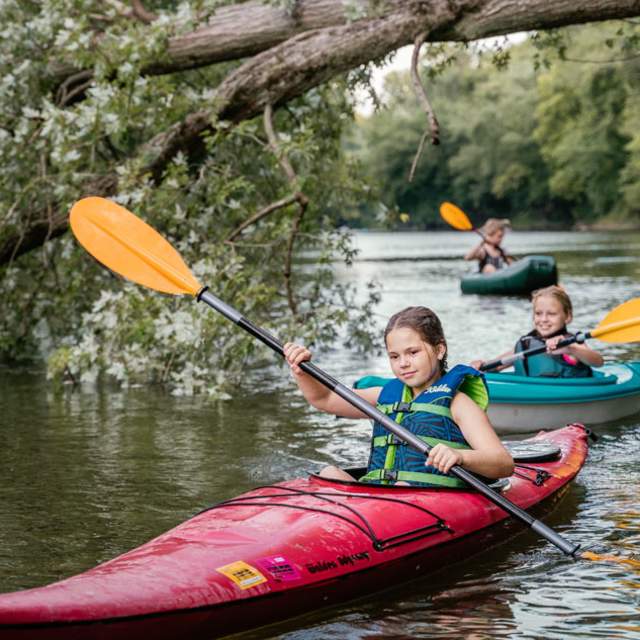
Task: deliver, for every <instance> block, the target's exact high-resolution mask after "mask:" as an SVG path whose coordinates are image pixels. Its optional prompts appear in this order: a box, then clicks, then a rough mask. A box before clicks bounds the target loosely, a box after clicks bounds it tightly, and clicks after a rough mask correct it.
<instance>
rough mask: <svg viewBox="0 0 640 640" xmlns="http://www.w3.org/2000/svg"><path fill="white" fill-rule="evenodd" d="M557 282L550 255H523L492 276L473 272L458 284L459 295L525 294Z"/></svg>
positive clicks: (554, 264)
mask: <svg viewBox="0 0 640 640" xmlns="http://www.w3.org/2000/svg"><path fill="white" fill-rule="evenodd" d="M557 283H558V269H557V268H556V261H555V259H554V258H553V257H552V256H525V257H524V258H522V259H521V260H517V261H516V262H514V263H513V264H512V265H511V266H509V267H505V268H504V269H499V270H498V271H495V272H494V273H489V274H482V273H473V274H469V275H467V276H464V277H463V278H462V280H461V282H460V286H461V287H462V293H477V294H485V295H512V296H513V295H516V296H517V295H526V294H528V293H531V292H532V291H535V290H536V289H540V288H541V287H548V286H549V285H552V284H557Z"/></svg>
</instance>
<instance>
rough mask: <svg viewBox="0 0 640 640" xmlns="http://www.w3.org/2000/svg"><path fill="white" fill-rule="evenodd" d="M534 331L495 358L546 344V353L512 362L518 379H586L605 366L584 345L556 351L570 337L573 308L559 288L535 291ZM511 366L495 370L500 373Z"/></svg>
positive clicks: (600, 359)
mask: <svg viewBox="0 0 640 640" xmlns="http://www.w3.org/2000/svg"><path fill="white" fill-rule="evenodd" d="M531 299H532V302H533V331H530V332H529V333H528V334H527V335H525V336H522V337H521V338H520V339H519V340H518V342H516V345H515V347H514V348H513V349H511V350H510V351H507V352H506V353H503V354H502V355H500V356H498V358H496V359H497V360H498V359H502V358H505V357H507V356H511V355H513V354H514V353H519V352H521V351H528V350H529V349H534V348H535V347H540V346H542V345H546V347H547V352H546V353H541V354H538V355H535V356H531V357H529V358H523V359H521V360H516V361H515V362H514V363H513V366H514V369H515V373H516V374H517V375H521V376H545V377H550V378H587V377H590V376H592V375H593V372H592V370H591V367H600V366H602V365H603V364H604V360H603V358H602V356H601V355H600V354H599V353H598V352H597V351H594V350H593V349H591V348H589V347H588V346H587V345H586V344H578V343H575V342H574V343H573V344H570V345H569V346H567V347H563V348H561V349H557V345H558V342H560V340H562V339H564V338H568V337H571V336H573V335H574V334H572V333H570V332H569V331H568V330H567V325H568V324H569V323H570V322H571V320H572V318H573V307H572V305H571V299H570V298H569V295H568V294H567V292H566V291H565V290H564V289H563V288H562V287H560V286H557V285H552V286H550V287H545V288H544V289H538V290H537V291H534V292H533V294H532V296H531ZM483 363H484V361H483V360H474V361H473V362H472V363H471V366H472V367H476V368H479V367H481V366H482V364H483ZM508 366H510V365H508V364H506V365H502V366H500V367H496V368H495V371H500V370H501V369H504V368H506V367H508Z"/></svg>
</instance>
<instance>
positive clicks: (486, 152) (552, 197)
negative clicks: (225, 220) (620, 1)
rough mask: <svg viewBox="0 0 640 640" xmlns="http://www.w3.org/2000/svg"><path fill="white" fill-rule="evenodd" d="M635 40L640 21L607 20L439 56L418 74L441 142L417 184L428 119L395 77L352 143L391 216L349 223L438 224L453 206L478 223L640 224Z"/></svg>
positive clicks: (363, 212) (639, 85) (367, 212)
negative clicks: (445, 206) (441, 210)
mask: <svg viewBox="0 0 640 640" xmlns="http://www.w3.org/2000/svg"><path fill="white" fill-rule="evenodd" d="M639 34H640V26H639V25H638V24H634V23H623V24H620V23H604V24H598V25H590V26H581V27H571V28H568V29H564V30H562V31H561V32H551V33H549V34H545V35H541V34H536V35H534V36H529V37H528V38H527V39H526V41H524V42H522V43H520V44H517V45H513V46H509V47H506V48H500V49H499V51H497V52H496V50H495V49H494V50H489V51H485V52H484V53H482V52H479V51H477V50H475V51H472V50H470V49H468V48H453V47H449V48H444V49H443V48H438V49H437V50H435V51H432V52H431V54H429V55H427V56H425V57H424V58H423V61H422V65H421V72H422V76H423V81H424V84H425V86H426V87H427V90H428V92H429V97H430V99H431V102H432V105H433V108H434V111H435V113H436V115H437V116H438V118H439V122H440V131H441V136H440V137H441V143H440V145H439V146H427V147H425V149H424V151H423V153H422V155H421V157H420V159H419V162H418V165H417V169H416V173H415V176H414V178H413V180H412V181H409V180H408V175H409V169H410V167H411V163H412V159H413V157H414V155H415V153H416V148H417V145H418V141H419V139H420V136H421V135H422V131H423V130H424V128H425V119H426V118H425V114H424V112H423V111H422V109H421V108H420V106H419V104H418V102H417V100H416V98H415V97H414V92H413V90H412V87H411V81H410V78H409V72H406V73H405V72H401V73H400V72H396V73H394V74H391V75H390V76H389V77H388V78H387V81H386V85H385V94H386V106H385V108H383V109H380V110H378V111H377V112H376V113H374V114H373V115H372V116H370V117H368V118H366V119H363V118H360V119H359V121H358V122H357V123H356V125H355V126H354V128H353V130H352V131H351V132H350V135H349V136H348V137H347V138H346V141H345V148H346V149H347V151H348V152H349V153H352V154H354V155H355V156H356V157H357V158H359V159H360V161H361V162H362V164H363V166H364V167H365V168H366V169H367V170H368V172H369V175H370V180H371V182H372V184H373V185H374V186H376V187H377V188H378V190H379V195H380V198H381V200H382V201H383V202H384V204H385V207H384V209H385V211H386V212H387V215H386V216H384V215H383V216H381V215H380V207H376V206H372V205H368V206H365V207H362V208H361V209H360V210H359V215H358V216H357V218H356V220H355V221H351V224H356V225H361V226H375V225H380V224H391V226H401V225H402V224H403V223H402V222H401V221H400V220H399V217H398V215H397V214H398V213H405V214H408V216H409V217H408V222H407V223H406V224H408V225H411V226H414V227H423V228H425V227H434V226H438V225H439V224H441V222H440V221H439V219H438V206H439V204H440V203H441V202H442V201H443V200H451V201H453V202H455V203H456V204H458V205H459V206H461V207H462V208H463V209H465V210H468V213H470V214H471V213H473V215H474V216H475V220H476V221H477V222H481V221H482V220H483V219H484V218H486V217H488V216H499V217H510V218H512V219H513V220H515V222H516V224H518V225H520V226H522V227H523V228H524V227H527V228H554V227H560V228H572V227H576V226H578V227H579V226H582V225H592V224H601V225H611V226H640V178H639V176H640V99H639V98H640V46H639V45H640V37H639ZM394 213H395V215H394ZM403 218H404V219H407V218H406V215H405V216H403Z"/></svg>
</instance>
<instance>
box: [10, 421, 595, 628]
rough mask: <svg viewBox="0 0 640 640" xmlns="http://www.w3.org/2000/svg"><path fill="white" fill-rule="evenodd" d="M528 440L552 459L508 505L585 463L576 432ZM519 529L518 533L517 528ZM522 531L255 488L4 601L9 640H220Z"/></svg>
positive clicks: (392, 500)
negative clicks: (547, 446) (555, 450)
mask: <svg viewBox="0 0 640 640" xmlns="http://www.w3.org/2000/svg"><path fill="white" fill-rule="evenodd" d="M535 440H536V441H544V442H548V443H551V444H555V445H557V446H558V447H559V448H560V449H561V451H562V453H561V456H560V458H559V459H558V460H555V461H551V462H544V463H538V464H536V468H538V469H545V470H547V471H548V473H549V474H550V475H549V476H548V477H545V479H544V482H542V484H540V483H539V482H536V480H537V479H538V478H537V471H536V470H530V469H527V468H526V467H522V468H521V469H519V475H517V476H515V475H514V476H513V477H512V478H511V480H510V486H509V488H508V489H506V490H505V496H506V497H507V498H508V499H510V500H511V501H512V502H514V503H516V504H518V505H519V506H521V507H522V508H525V509H529V508H531V507H534V506H536V505H540V504H542V503H544V504H549V503H550V502H553V501H554V500H555V499H557V498H559V497H560V496H561V495H562V493H563V492H564V491H565V490H566V489H567V487H568V483H569V482H570V480H571V479H572V478H573V477H574V476H575V475H576V473H577V472H578V471H579V469H580V468H581V466H582V465H583V463H584V460H585V457H586V454H587V443H586V433H585V430H584V428H582V427H581V426H579V425H573V426H570V427H567V428H565V429H561V430H558V431H554V432H551V433H547V434H539V435H538V436H536V438H535ZM514 524H515V526H514ZM520 528H521V525H519V524H518V523H514V522H513V521H511V520H509V519H508V518H507V515H506V514H505V513H504V512H503V511H502V510H501V509H499V508H498V507H497V506H495V505H493V504H491V503H490V502H489V501H487V499H486V498H484V497H483V496H481V495H480V494H477V493H474V492H467V491H459V490H458V491H456V490H451V489H424V488H420V489H418V488H410V487H397V486H389V487H379V486H372V485H366V484H358V483H344V482H334V481H329V480H326V479H321V478H318V477H315V476H312V477H310V478H305V479H298V480H293V481H288V482H283V483H280V484H277V485H273V486H269V487H260V488H257V489H255V490H253V491H250V492H248V493H246V494H243V495H241V496H239V497H238V498H234V499H232V500H230V501H226V502H223V503H221V504H220V505H215V506H214V507H212V508H210V509H207V510H205V511H204V512H202V513H200V514H198V515H196V516H194V517H193V518H191V519H190V520H188V521H186V522H185V523H183V524H181V525H179V526H178V527H176V528H174V529H172V530H171V531H169V532H167V533H166V534H163V535H161V536H159V537H158V538H155V539H154V540H151V541H150V542H148V543H146V544H145V545H142V546H141V547H139V548H137V549H134V550H133V551H130V552H128V553H125V554H123V555H122V556H119V557H118V558H115V559H114V560H111V561H109V562H106V563H104V564H102V565H99V566H98V567H96V568H94V569H91V570H89V571H87V572H85V573H82V574H79V575H77V576H74V577H71V578H68V579H66V580H63V581H61V582H57V583H54V584H51V585H48V586H45V587H41V588H36V589H29V590H25V591H20V592H15V593H10V594H4V595H1V596H0V636H1V637H2V638H3V640H4V639H10V640H14V639H17V638H20V639H26V638H29V639H30V640H40V639H47V640H53V639H56V640H61V639H62V638H65V640H68V639H74V638H78V639H79V638H82V639H83V640H89V639H91V640H94V639H102V638H105V639H106V638H109V639H112V640H114V639H115V640H125V639H129V638H131V639H133V638H141V637H144V636H145V635H148V636H149V637H153V638H154V639H161V640H163V639H166V640H170V639H172V638H184V637H188V638H194V639H196V638H203V639H204V638H214V637H219V636H222V635H226V634H229V633H236V632H239V631H242V630H246V629H248V628H253V627H257V626H261V625H264V624H268V623H272V622H276V621H279V620H283V619H286V618H290V617H292V616H295V615H299V614H302V613H305V612H308V611H312V610H316V609H318V608H319V607H322V606H327V605H332V604H338V603H342V602H344V601H346V600H349V599H353V598H357V597H361V596H363V595H366V594H368V593H372V592H375V591H380V590H383V589H386V588H388V587H390V586H392V585H394V584H401V583H404V582H407V581H408V580H412V579H414V578H417V577H420V576H422V575H426V574H428V573H430V572H432V571H435V570H437V569H440V568H442V567H445V566H447V565H448V564H450V563H452V562H454V561H457V560H460V559H461V558H464V557H466V556H467V555H469V554H471V553H475V552H477V551H480V550H482V549H483V548H486V547H487V545H489V544H493V543H495V542H497V541H498V540H500V539H502V538H504V537H506V536H508V535H510V534H512V533H514V532H515V531H516V530H518V529H520Z"/></svg>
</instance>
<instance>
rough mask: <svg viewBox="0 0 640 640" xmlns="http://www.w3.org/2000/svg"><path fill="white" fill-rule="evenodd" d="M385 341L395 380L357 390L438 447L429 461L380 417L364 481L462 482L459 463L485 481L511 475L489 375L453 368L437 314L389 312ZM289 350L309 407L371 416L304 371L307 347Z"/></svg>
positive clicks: (332, 470)
mask: <svg viewBox="0 0 640 640" xmlns="http://www.w3.org/2000/svg"><path fill="white" fill-rule="evenodd" d="M384 339H385V346H386V349H387V354H388V356H389V364H390V365H391V370H392V371H393V374H394V375H395V376H396V377H395V378H394V379H392V380H390V381H389V382H387V383H386V384H385V385H384V386H376V387H370V388H368V389H356V390H355V393H357V394H358V395H360V396H361V397H362V398H364V399H365V400H366V401H367V402H370V403H371V404H372V405H374V406H377V408H378V409H380V410H381V411H382V412H383V413H386V414H387V415H389V417H391V419H392V420H395V421H396V422H398V423H399V424H401V425H402V426H403V427H405V428H406V429H408V430H409V431H411V432H412V433H413V434H414V435H416V436H418V437H419V438H421V439H423V440H425V441H426V442H428V443H429V444H430V445H431V446H432V447H433V448H432V449H431V451H430V453H429V457H428V458H425V456H424V455H423V454H421V453H418V452H417V451H414V450H413V449H411V448H410V447H408V446H406V445H404V444H403V443H402V442H400V441H398V439H397V438H396V437H395V436H393V435H392V434H390V433H389V432H388V431H387V430H386V429H385V428H384V427H383V426H382V425H381V424H379V423H377V422H376V423H374V425H373V435H372V440H371V454H370V457H369V464H368V467H367V473H366V474H365V476H363V477H362V478H360V480H363V481H366V482H374V483H383V484H388V483H396V484H412V485H422V486H438V487H463V486H464V485H463V483H462V482H461V481H460V480H458V479H457V478H455V477H454V476H452V475H451V474H449V470H450V469H451V467H452V466H453V465H460V466H462V467H464V468H465V469H468V470H469V471H473V472H475V473H478V474H480V475H483V476H485V477H487V478H499V477H504V476H509V475H511V473H512V472H513V460H512V458H511V455H510V454H509V453H508V451H507V450H506V449H505V448H504V447H503V446H502V443H501V442H500V440H499V439H498V437H497V436H496V434H495V432H494V430H493V427H492V426H491V423H490V422H489V420H488V418H487V416H486V414H485V412H484V410H485V409H486V407H487V404H488V393H487V388H486V384H485V382H484V377H483V376H482V374H480V373H479V372H478V371H475V370H474V369H472V368H470V367H467V366H464V365H458V366H456V367H453V368H452V369H451V370H450V371H447V343H446V340H445V337H444V333H443V331H442V325H441V324H440V320H439V319H438V317H437V316H436V314H435V313H433V311H431V310H430V309H427V308H426V307H408V308H406V309H404V310H403V311H400V312H399V313H396V314H395V315H394V316H392V317H391V319H390V320H389V322H388V324H387V328H386V329H385V332H384ZM284 354H285V357H286V359H287V362H288V363H289V366H290V367H291V372H292V374H293V376H294V379H295V381H296V383H297V385H298V387H299V388H300V390H301V391H302V393H303V395H304V397H305V398H306V399H307V401H308V402H309V403H310V404H312V405H313V406H314V407H316V408H318V409H320V410H322V411H325V412H327V413H332V414H335V415H339V416H343V417H346V418H366V417H367V416H366V415H365V414H364V413H362V412H361V411H360V410H359V409H357V408H355V407H354V406H352V405H351V404H349V403H348V402H347V401H346V400H344V399H342V398H341V397H340V396H338V395H337V394H335V393H333V392H332V391H330V390H329V389H327V387H325V386H324V385H322V384H321V383H319V382H318V381H316V380H315V379H314V378H312V377H311V376H309V375H307V374H306V373H304V371H302V369H300V366H299V365H300V363H301V362H303V361H305V360H310V359H311V353H310V352H309V350H308V349H307V348H306V347H303V346H300V345H296V344H293V343H287V344H285V346H284ZM321 475H323V476H325V477H330V478H335V479H339V480H347V481H354V480H355V478H353V477H352V476H351V475H349V474H348V473H346V472H345V471H343V470H342V469H339V468H337V467H333V466H330V467H326V468H325V469H323V470H322V472H321Z"/></svg>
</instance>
